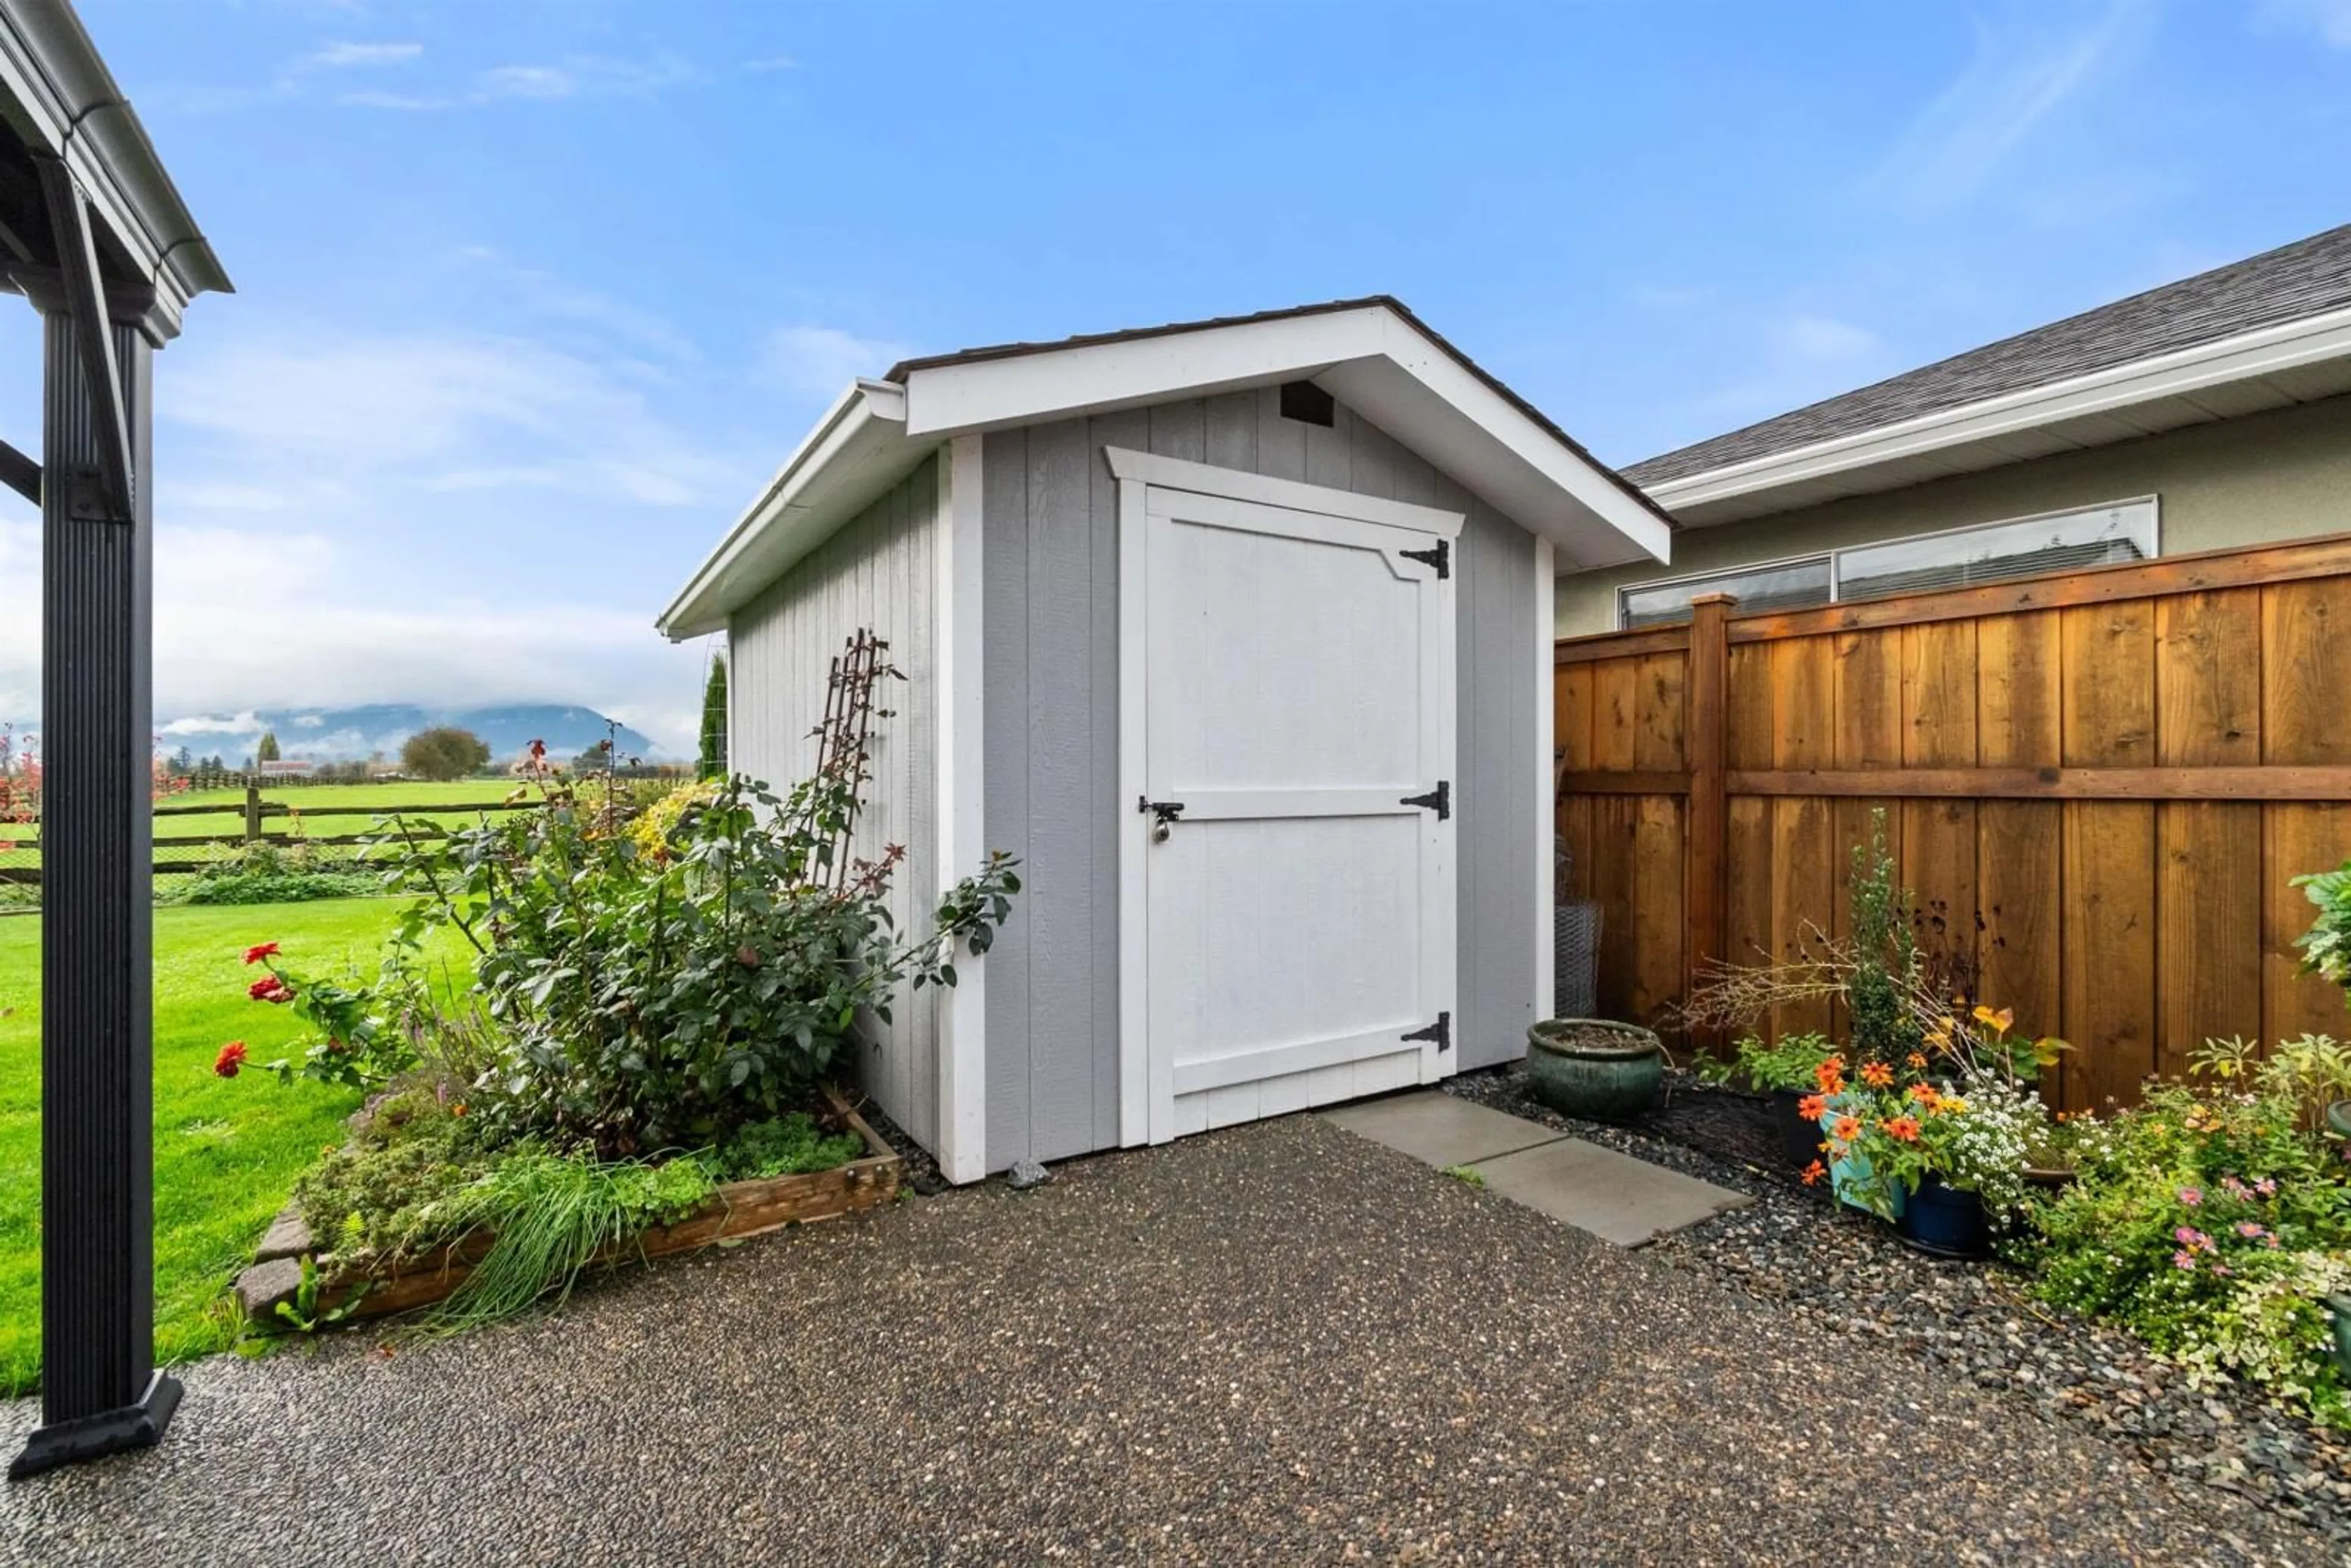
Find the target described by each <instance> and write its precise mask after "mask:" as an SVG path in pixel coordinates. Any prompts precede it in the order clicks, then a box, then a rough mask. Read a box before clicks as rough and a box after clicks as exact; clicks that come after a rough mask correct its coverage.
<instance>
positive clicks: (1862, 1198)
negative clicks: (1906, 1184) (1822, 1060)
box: [1821, 1094, 1907, 1222]
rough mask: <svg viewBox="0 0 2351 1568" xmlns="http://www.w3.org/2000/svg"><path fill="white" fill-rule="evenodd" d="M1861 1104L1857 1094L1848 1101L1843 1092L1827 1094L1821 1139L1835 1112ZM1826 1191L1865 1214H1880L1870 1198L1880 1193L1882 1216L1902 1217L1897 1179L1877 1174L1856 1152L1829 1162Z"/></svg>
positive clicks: (1867, 1158) (1860, 1105)
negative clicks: (1883, 1205)
mask: <svg viewBox="0 0 2351 1568" xmlns="http://www.w3.org/2000/svg"><path fill="white" fill-rule="evenodd" d="M1864 1103H1865V1099H1864V1097H1861V1096H1852V1097H1850V1103H1849V1097H1848V1096H1846V1095H1844V1094H1832V1095H1830V1096H1829V1101H1828V1109H1827V1111H1826V1113H1824V1114H1823V1116H1822V1117H1821V1126H1822V1128H1823V1132H1822V1134H1821V1136H1822V1138H1823V1140H1825V1139H1826V1138H1827V1136H1828V1134H1827V1132H1826V1130H1825V1129H1826V1128H1827V1127H1828V1126H1829V1124H1832V1123H1834V1121H1835V1120H1836V1118H1837V1114H1838V1113H1840V1112H1844V1111H1852V1112H1855V1113H1859V1112H1860V1110H1861V1109H1862V1108H1863V1105H1864ZM1829 1190H1830V1191H1831V1192H1833V1193H1834V1194H1835V1195H1836V1200H1837V1201H1838V1202H1839V1203H1841V1204H1843V1205H1844V1206H1845V1207H1847V1208H1857V1209H1860V1210H1861V1211H1862V1212H1863V1213H1864V1214H1869V1215H1876V1214H1879V1213H1880V1210H1879V1208H1878V1207H1877V1205H1876V1203H1875V1202H1873V1201H1872V1200H1873V1198H1875V1197H1879V1196H1880V1195H1882V1197H1883V1199H1884V1202H1885V1210H1884V1217H1885V1218H1890V1219H1893V1220H1896V1222H1899V1221H1900V1219H1901V1218H1902V1210H1903V1207H1904V1199H1905V1197H1907V1194H1905V1193H1904V1192H1903V1190H1902V1184H1901V1183H1900V1182H1898V1181H1896V1180H1893V1179H1892V1178H1890V1177H1881V1176H1878V1174H1877V1169H1876V1166H1875V1165H1873V1164H1872V1163H1871V1161H1870V1158H1869V1156H1868V1155H1865V1154H1861V1153H1859V1152H1855V1153H1853V1154H1849V1155H1845V1156H1844V1158H1842V1159H1831V1160H1830V1161H1829Z"/></svg>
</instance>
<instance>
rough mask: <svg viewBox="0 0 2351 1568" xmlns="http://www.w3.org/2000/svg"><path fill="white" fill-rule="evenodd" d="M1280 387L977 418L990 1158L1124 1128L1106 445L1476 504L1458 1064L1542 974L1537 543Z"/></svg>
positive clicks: (1466, 584)
mask: <svg viewBox="0 0 2351 1568" xmlns="http://www.w3.org/2000/svg"><path fill="white" fill-rule="evenodd" d="M1279 401H1280V400H1279V392H1278V390H1277V389H1275V388H1272V387H1266V388H1262V389H1259V390H1258V391H1254V392H1232V393H1228V394H1223V395H1219V396H1215V397H1208V398H1192V399H1185V400H1181V401H1177V402H1168V403H1164V404H1160V405H1157V406H1155V407H1152V408H1148V409H1135V410H1129V411H1126V412H1123V413H1109V414H1102V415H1098V416H1096V417H1093V418H1090V419H1073V420H1064V421H1059V422H1056V423H1048V424H1038V425H1030V426H1027V427H1025V428H1021V429H1015V430H1007V431H999V432H995V433H991V434H988V435H987V437H986V444H985V446H984V448H983V452H982V461H981V471H982V486H981V488H982V494H983V500H982V533H983V546H982V565H981V574H982V580H983V595H982V597H983V610H982V617H983V633H982V639H983V644H984V649H985V658H984V664H985V670H984V685H985V688H986V705H987V722H986V742H985V758H984V768H985V772H986V778H987V785H986V795H987V806H986V831H987V845H988V847H989V848H990V849H992V850H1004V851H1008V852H1010V853H1012V854H1014V855H1016V856H1018V857H1019V859H1020V861H1021V862H1022V866H1021V877H1022V881H1023V883H1024V884H1025V887H1026V890H1027V891H1026V892H1025V894H1023V896H1022V897H1021V898H1020V899H1019V901H1018V906H1017V909H1016V912H1015V914H1014V916H1013V919H1012V921H1011V923H1010V925H1008V926H1007V927H1006V928H1005V929H1004V931H1003V933H1002V935H1001V936H999V937H998V940H997V944H996V946H995V948H994V950H993V951H992V952H991V953H990V954H989V955H988V957H987V1168H988V1169H989V1170H991V1171H998V1170H1002V1169H1005V1168H1006V1167H1008V1166H1011V1165H1012V1164H1014V1163H1015V1162H1017V1161H1019V1160H1022V1159H1037V1160H1053V1159H1061V1158H1066V1157H1068V1156H1070V1155H1078V1154H1083V1153H1086V1152H1088V1151H1090V1150H1093V1149H1102V1148H1111V1147H1114V1146H1116V1145H1117V1143H1118V1134H1119V1084H1118V1063H1119V1032H1118V1030H1119V1008H1118V928H1117V915H1118V904H1119V888H1118V873H1119V841H1118V832H1119V827H1120V825H1121V823H1122V822H1123V821H1124V818H1123V814H1122V807H1123V806H1124V805H1125V804H1126V803H1125V802H1123V801H1122V800H1120V799H1119V779H1118V706H1117V699H1118V685H1119V672H1118V656H1119V638H1118V550H1117V542H1118V486H1117V482H1116V480H1115V479H1114V478H1113V476H1112V475H1111V471H1110V467H1109V465H1108V463H1107V462H1106V461H1105V460H1104V458H1103V457H1102V449H1103V448H1104V447H1108V446H1118V447H1124V448H1128V449H1131V450H1135V451H1148V452H1152V453H1155V454H1157V455H1161V456H1165V457H1178V458H1186V459H1189V460H1190V461H1193V462H1196V463H1207V464H1212V465H1216V466H1218V467H1223V468H1232V469H1238V470H1240V471H1242V472H1245V473H1251V474H1261V475H1267V476H1272V477H1277V478H1283V479H1293V480H1301V481H1304V482H1305V483H1308V484H1312V485H1323V486H1331V487H1332V488H1335V489H1344V490H1352V491H1354V492H1356V493H1357V494H1360V495H1366V496H1377V497H1386V498H1388V499H1392V500H1400V501H1410V502H1417V503H1419V504H1421V505H1425V506H1432V507H1446V508H1447V509H1452V510H1458V511H1460V512H1463V513H1465V514H1466V515H1467V517H1468V522H1467V524H1466V525H1465V526H1464V528H1463V529H1462V532H1461V536H1460V538H1459V539H1458V541H1457V543H1456V547H1455V548H1456V551H1457V556H1456V561H1455V567H1454V571H1455V577H1456V580H1457V597H1456V605H1457V612H1458V613H1457V627H1458V633H1457V635H1458V646H1457V651H1456V670H1457V672H1458V674H1457V679H1458V723H1459V732H1458V750H1457V755H1456V759H1455V767H1456V769H1457V772H1458V777H1457V778H1456V779H1455V780H1454V793H1455V799H1456V800H1457V802H1458V805H1457V818H1456V820H1457V822H1458V829H1457V838H1456V850H1457V860H1458V898H1459V904H1460V907H1459V919H1458V943H1459V955H1460V956H1459V972H1458V998H1459V1017H1458V1018H1457V1019H1456V1020H1455V1036H1454V1038H1455V1042H1456V1044H1455V1055H1456V1058H1457V1060H1456V1061H1455V1062H1454V1066H1455V1067H1456V1068H1457V1069H1468V1068H1473V1067H1480V1066H1486V1065H1489V1064H1490V1063H1493V1062H1497V1061H1509V1060H1511V1059H1514V1058H1516V1057H1518V1056H1520V1055H1521V1054H1523V1051H1524V1049H1525V1036H1526V1029H1527V1025H1528V1024H1529V1023H1530V1022H1531V1021H1533V1017H1534V1003H1535V996H1536V988H1537V987H1536V975H1535V962H1536V942H1535V934H1534V933H1533V932H1532V931H1531V930H1529V929H1528V926H1529V923H1530V921H1531V919H1532V917H1533V912H1534V911H1535V910H1536V909H1537V908H1538V907H1539V904H1538V902H1537V901H1538V898H1539V896H1540V894H1539V885H1538V883H1539V879H1543V878H1547V877H1548V876H1549V874H1550V858H1549V853H1548V846H1546V845H1541V844H1531V843H1530V842H1529V841H1528V834H1527V824H1529V823H1531V822H1532V821H1536V820H1537V818H1538V810H1539V801H1538V799H1537V796H1538V793H1539V789H1540V784H1539V779H1540V777H1541V769H1540V768H1539V766H1538V759H1537V758H1536V756H1535V750H1536V747H1537V746H1538V744H1539V741H1538V737H1537V732H1536V727H1535V724H1534V720H1533V716H1534V715H1535V713H1536V712H1537V702H1538V690H1537V687H1538V682H1539V681H1540V680H1541V677H1542V676H1543V674H1545V672H1543V671H1541V670H1540V669H1538V667H1537V663H1536V661H1535V660H1534V658H1533V657H1532V656H1531V650H1532V649H1533V648H1534V647H1535V646H1536V645H1537V628H1536V626H1535V615H1536V594H1535V580H1534V570H1535V541H1534V539H1533V538H1532V536H1531V535H1529V534H1528V533H1526V532H1525V531H1524V530H1522V529H1520V528H1519V527H1518V526H1517V525H1516V524H1514V523H1512V522H1510V520H1509V519H1507V518H1505V517H1501V516H1500V515H1499V514H1498V513H1497V512H1495V511H1494V510H1493V509H1492V508H1491V507H1488V506H1486V505H1485V504H1484V503H1483V502H1482V501H1479V500H1477V499H1476V498H1475V497H1472V496H1471V495H1470V494H1469V493H1468V491H1467V490H1466V489H1464V488H1463V487H1462V486H1459V485H1458V484H1456V483H1455V482H1454V481H1453V480H1451V479H1450V478H1448V477H1447V476H1444V475H1442V474H1439V473H1437V471H1436V470H1435V469H1434V468H1433V467H1431V466H1430V465H1429V464H1428V463H1427V462H1426V461H1425V460H1423V459H1422V458H1421V457H1419V456H1418V455H1416V454H1414V453H1411V452H1408V451H1406V450H1405V448H1404V447H1402V446H1401V445H1399V444H1397V443H1396V442H1395V441H1394V440H1392V439H1391V438H1390V437H1389V436H1388V435H1387V434H1385V433H1384V432H1383V431H1381V430H1379V429H1377V428H1376V427H1375V426H1374V425H1373V424H1372V423H1370V422H1369V421H1367V420H1363V419H1360V418H1358V417H1357V416H1356V415H1355V414H1354V413H1353V412H1352V411H1351V410H1349V409H1348V408H1347V407H1346V406H1345V405H1343V404H1341V405H1340V406H1339V407H1338V408H1337V409H1336V410H1335V413H1334V417H1333V423H1332V424H1331V425H1330V426H1329V427H1327V428H1325V427H1322V426H1320V425H1315V424H1310V423H1303V422H1301V421H1298V420H1291V419H1284V418H1283V417H1281V414H1280V409H1279ZM738 700H739V699H738ZM1431 782H1434V780H1432V781H1431ZM883 1103H884V1104H885V1105H887V1104H888V1103H889V1102H887V1101H886V1100H885V1101H884V1102H883ZM893 1114H895V1111H894V1110H893ZM913 1125H914V1124H909V1127H910V1130H912V1127H913ZM923 1125H925V1126H927V1125H929V1123H928V1122H925V1123H924V1124H923Z"/></svg>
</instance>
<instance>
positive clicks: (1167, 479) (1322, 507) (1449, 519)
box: [1102, 446, 1466, 626]
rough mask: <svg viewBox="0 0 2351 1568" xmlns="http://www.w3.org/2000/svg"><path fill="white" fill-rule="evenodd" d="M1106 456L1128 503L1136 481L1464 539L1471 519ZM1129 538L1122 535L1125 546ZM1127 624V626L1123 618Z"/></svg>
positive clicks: (1143, 456)
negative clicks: (1129, 488)
mask: <svg viewBox="0 0 2351 1568" xmlns="http://www.w3.org/2000/svg"><path fill="white" fill-rule="evenodd" d="M1102 455H1103V456H1104V457H1105V458H1107V459H1109V462H1110V471H1111V472H1112V473H1113V474H1114V475H1116V476H1118V479H1119V497H1120V501H1121V504H1122V506H1123V503H1124V500H1125V496H1126V486H1127V485H1128V484H1129V483H1130V482H1131V483H1133V484H1134V485H1136V486H1138V488H1139V487H1140V486H1146V485H1147V486H1156V487H1157V488H1159V489H1162V490H1182V491H1185V492H1186V493H1188V494H1190V495H1195V496H1216V497H1222V498H1224V499H1227V500H1234V501H1255V502H1257V503H1258V504H1259V505H1260V506H1266V507H1287V508H1288V509H1289V510H1290V511H1293V512H1311V513H1313V514H1315V515H1316V516H1318V517H1345V518H1348V519H1350V520H1351V521H1353V522H1359V523H1384V524H1385V525H1387V526H1388V527H1390V528H1411V529H1414V530H1415V531H1416V532H1419V533H1424V534H1435V535H1437V537H1439V538H1448V539H1449V538H1458V536H1459V534H1460V532H1461V525H1462V523H1463V522H1464V521H1465V520H1466V518H1465V514H1463V513H1460V512H1447V511H1444V510H1441V509H1439V508H1438V507H1419V506H1415V505H1413V504H1412V503H1411V502H1409V501H1391V500H1387V499H1385V498H1384V497H1379V496H1359V495H1357V494H1355V493H1354V492H1353V490H1337V489H1332V487H1331V486H1327V485H1306V484H1301V483H1300V482H1299V481H1298V480H1295V479H1274V478H1270V477H1268V476H1265V475H1262V474H1245V473H1243V472H1241V471H1240V470H1239V469H1238V468H1218V467H1215V466H1213V465H1209V464H1207V463H1191V462H1187V461H1186V460H1185V459H1183V458H1180V457H1161V456H1158V455H1155V454H1152V453H1148V452H1133V451H1129V450H1128V449H1127V448H1125V447H1123V446H1105V447H1103V448H1102ZM1123 543H1124V541H1123V539H1122V540H1121V544H1122V547H1123ZM1122 559H1123V558H1122ZM1121 624H1122V626H1123V622H1122V623H1121Z"/></svg>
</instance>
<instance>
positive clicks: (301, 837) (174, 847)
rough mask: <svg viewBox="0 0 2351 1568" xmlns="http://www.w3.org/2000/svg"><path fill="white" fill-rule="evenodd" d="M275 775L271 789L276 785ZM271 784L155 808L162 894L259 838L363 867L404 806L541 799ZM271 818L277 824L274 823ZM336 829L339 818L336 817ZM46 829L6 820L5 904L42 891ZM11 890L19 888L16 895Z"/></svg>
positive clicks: (505, 807)
mask: <svg viewBox="0 0 2351 1568" xmlns="http://www.w3.org/2000/svg"><path fill="white" fill-rule="evenodd" d="M276 782H277V781H276V780H272V781H271V784H270V785H269V786H267V787H268V788H275V787H276ZM264 788H265V786H262V785H259V784H255V783H247V784H246V786H245V798H244V800H242V801H241V802H240V801H237V800H214V801H209V802H197V803H168V802H167V803H163V804H159V805H157V806H156V807H155V808H154V812H153V814H154V818H155V824H154V839H153V844H154V861H153V867H152V869H153V872H154V876H155V881H156V886H157V890H158V892H159V893H161V892H163V891H165V890H166V889H168V888H170V887H172V886H173V885H175V884H178V883H183V882H185V881H186V880H187V879H189V878H193V877H197V876H201V875H203V874H204V873H206V872H208V871H214V870H216V869H217V868H219V867H220V866H221V865H222V864H223V862H226V861H228V860H230V859H232V858H233V857H235V855H236V854H237V853H238V852H240V851H243V850H245V849H247V848H249V847H251V846H253V845H256V844H270V845H275V846H277V848H280V849H288V850H290V849H295V848H300V849H303V850H306V851H307V852H308V854H309V857H310V863H311V864H313V865H314V866H316V867H317V868H319V869H320V870H336V871H359V870H363V869H365V868H364V867H363V865H362V864H361V862H360V857H361V855H362V854H363V853H364V851H365V848H366V846H367V845H368V844H369V843H370V842H371V841H372V839H373V837H374V824H373V819H375V818H378V817H382V816H386V815H390V814H392V813H394V812H399V813H402V814H405V815H407V816H410V817H415V818H422V819H428V820H434V821H447V820H448V819H450V818H452V817H463V816H472V815H475V814H477V813H481V812H496V811H516V810H534V809H536V808H537V807H538V804H539V801H538V799H537V798H535V797H534V798H530V799H526V800H473V801H450V802H448V803H445V804H444V803H442V802H440V801H430V802H425V803H422V804H410V805H402V806H381V805H322V806H289V805H287V804H286V803H285V802H283V801H280V800H269V799H267V798H266V796H265V795H264V794H263V789H264ZM188 817H209V818H213V819H215V820H217V819H220V818H223V817H233V818H235V819H236V820H237V822H238V826H237V828H236V830H235V831H233V832H214V833H189V832H175V831H173V829H174V827H175V826H177V825H178V823H177V821H176V819H181V818H188ZM350 817H357V818H361V819H364V820H365V821H364V823H363V827H364V831H350V832H337V831H324V832H316V831H310V829H309V828H308V826H307V824H309V823H311V822H312V821H313V820H314V819H319V818H326V819H339V818H350ZM273 822H275V823H277V826H275V827H273V825H272V824H273ZM327 825H328V827H329V829H330V830H331V829H332V828H333V827H334V826H336V825H338V824H336V823H334V822H332V821H329V823H328V824H327ZM40 848H41V844H40V830H39V827H38V826H37V824H31V823H27V824H21V825H11V824H7V823H0V909H6V908H9V907H29V906H30V904H31V902H32V901H33V900H34V899H35V898H37V890H38V888H39V886H40V883H41V856H40ZM12 890H19V891H14V892H13V896H11V894H12Z"/></svg>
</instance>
